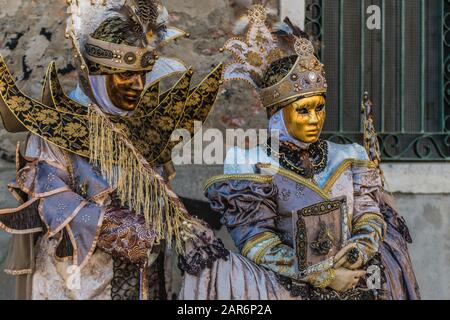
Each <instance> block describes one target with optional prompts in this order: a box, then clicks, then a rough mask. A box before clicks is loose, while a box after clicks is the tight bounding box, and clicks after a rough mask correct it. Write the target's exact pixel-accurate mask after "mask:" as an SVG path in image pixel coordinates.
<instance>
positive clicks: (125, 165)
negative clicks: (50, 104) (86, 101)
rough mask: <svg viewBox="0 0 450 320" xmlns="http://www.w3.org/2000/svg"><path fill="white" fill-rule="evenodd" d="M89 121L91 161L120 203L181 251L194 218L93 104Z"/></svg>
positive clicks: (190, 231) (192, 235)
mask: <svg viewBox="0 0 450 320" xmlns="http://www.w3.org/2000/svg"><path fill="white" fill-rule="evenodd" d="M89 124H90V125H89V127H90V159H91V162H92V163H93V164H94V165H96V166H97V167H98V168H99V169H100V170H101V173H102V175H103V176H104V177H105V178H106V180H107V181H108V183H109V184H110V185H111V186H113V187H115V188H116V192H117V195H118V197H119V198H120V201H121V203H122V205H125V206H127V207H128V208H130V209H131V210H133V211H135V212H136V213H137V214H143V215H144V216H145V219H146V222H147V225H148V226H149V227H151V228H152V229H153V230H154V231H155V232H156V234H157V238H158V240H166V241H167V243H168V245H171V242H172V238H174V239H175V244H176V246H175V247H176V249H177V251H178V252H179V253H183V252H184V246H183V243H184V242H185V241H187V240H188V239H190V238H195V235H194V234H193V232H192V231H193V229H192V225H193V224H196V221H195V219H192V218H191V217H190V215H189V214H188V212H187V211H186V208H185V207H184V205H183V204H182V203H181V201H180V199H179V198H178V196H177V195H176V194H175V193H174V192H173V191H172V190H171V189H170V188H169V187H168V186H167V184H166V183H165V182H164V180H163V178H162V177H161V176H160V175H159V174H158V173H157V172H155V171H154V170H153V168H152V167H151V166H150V165H149V164H148V162H147V161H146V160H145V158H143V156H141V155H140V154H139V152H138V151H137V150H136V149H135V148H134V146H133V145H132V143H131V142H130V141H129V140H128V139H127V138H126V137H125V135H124V134H123V133H121V132H120V131H119V130H118V129H117V128H115V127H114V126H113V124H112V123H111V122H110V121H109V120H108V119H107V117H106V116H105V115H104V114H103V113H102V112H101V111H100V110H99V109H98V108H97V107H95V106H91V107H90V112H89Z"/></svg>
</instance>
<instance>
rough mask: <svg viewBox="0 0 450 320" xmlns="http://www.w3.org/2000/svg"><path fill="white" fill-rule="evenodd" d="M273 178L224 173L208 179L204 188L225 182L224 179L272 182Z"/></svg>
mask: <svg viewBox="0 0 450 320" xmlns="http://www.w3.org/2000/svg"><path fill="white" fill-rule="evenodd" d="M272 178H273V177H272V176H267V175H258V174H224V175H219V176H214V177H212V178H210V179H208V180H207V181H206V183H205V186H204V187H203V189H204V190H207V189H208V188H209V187H211V186H212V185H213V184H215V183H218V182H223V181H230V180H243V181H255V182H261V183H271V182H272Z"/></svg>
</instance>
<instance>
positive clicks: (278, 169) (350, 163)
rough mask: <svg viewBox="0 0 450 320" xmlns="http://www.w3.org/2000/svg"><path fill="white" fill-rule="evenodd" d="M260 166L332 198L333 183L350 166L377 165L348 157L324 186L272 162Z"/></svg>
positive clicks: (371, 166) (372, 166) (325, 197)
mask: <svg viewBox="0 0 450 320" xmlns="http://www.w3.org/2000/svg"><path fill="white" fill-rule="evenodd" d="M258 166H259V167H261V168H264V169H269V170H271V171H274V172H275V173H279V174H280V175H282V176H284V177H286V178H289V179H291V180H293V181H295V182H298V183H300V184H302V185H304V186H306V187H308V188H310V189H312V190H314V191H316V192H317V193H318V194H320V195H321V196H322V197H323V198H324V199H329V198H330V191H331V188H332V187H333V185H334V184H335V183H336V181H337V180H338V179H339V177H340V176H341V175H342V174H343V173H344V172H345V171H346V170H347V169H348V168H350V167H352V166H355V167H368V168H371V169H374V168H376V165H375V164H374V163H373V162H372V161H368V160H355V159H347V160H345V161H343V162H342V163H341V164H340V165H339V167H338V168H337V169H336V170H335V171H334V172H333V174H332V175H331V176H330V178H329V179H328V180H327V182H326V183H325V186H324V187H323V188H321V187H319V186H318V185H316V184H314V183H312V182H311V181H309V180H308V179H305V178H303V177H301V176H299V175H298V174H296V173H295V172H292V171H290V170H287V169H284V168H281V167H276V166H274V165H272V164H258Z"/></svg>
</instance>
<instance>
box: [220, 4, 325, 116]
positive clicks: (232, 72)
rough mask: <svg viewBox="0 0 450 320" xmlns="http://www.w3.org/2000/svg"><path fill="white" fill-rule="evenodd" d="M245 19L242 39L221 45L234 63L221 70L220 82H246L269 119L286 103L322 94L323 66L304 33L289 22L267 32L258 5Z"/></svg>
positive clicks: (323, 90)
mask: <svg viewBox="0 0 450 320" xmlns="http://www.w3.org/2000/svg"><path fill="white" fill-rule="evenodd" d="M248 16H249V22H250V24H249V29H248V32H247V36H246V39H245V40H244V39H241V38H231V39H230V40H228V41H227V42H226V43H225V45H224V49H225V50H227V51H229V52H231V53H232V55H233V56H234V58H235V60H236V61H234V62H233V63H231V64H229V65H227V66H226V67H225V70H224V80H226V81H229V80H244V81H246V82H248V83H250V84H251V85H252V86H253V87H254V88H255V89H256V90H258V93H259V96H260V98H261V101H262V103H263V105H264V107H266V108H267V112H268V115H269V116H271V115H273V114H274V113H275V112H276V111H278V110H280V109H281V108H283V107H284V106H286V103H287V102H289V101H292V100H296V99H298V98H301V97H307V96H312V95H317V94H326V92H327V87H328V86H327V82H326V79H325V72H324V70H323V64H322V63H320V61H319V60H318V59H317V57H316V56H315V55H314V46H313V44H312V43H311V41H309V40H308V39H307V38H306V37H305V34H304V33H302V32H301V31H300V30H299V29H298V28H296V27H295V26H293V25H292V24H291V23H290V21H289V19H286V20H285V22H284V23H282V24H279V25H277V26H276V27H275V28H274V30H271V29H270V28H269V26H268V25H267V21H266V20H267V14H266V9H265V8H264V7H263V6H261V5H254V6H252V7H251V8H250V9H249V12H248ZM286 68H288V70H286ZM280 75H282V76H280Z"/></svg>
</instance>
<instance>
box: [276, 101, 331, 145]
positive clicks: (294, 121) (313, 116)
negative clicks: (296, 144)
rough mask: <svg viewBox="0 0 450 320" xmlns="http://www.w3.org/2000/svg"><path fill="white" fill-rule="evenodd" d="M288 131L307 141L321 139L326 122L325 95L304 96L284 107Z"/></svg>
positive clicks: (312, 141) (293, 135)
mask: <svg viewBox="0 0 450 320" xmlns="http://www.w3.org/2000/svg"><path fill="white" fill-rule="evenodd" d="M283 116H284V122H285V124H286V129H287V130H288V133H289V134H290V135H291V136H292V137H294V138H295V139H297V140H299V141H301V142H305V143H315V142H317V140H319V137H320V134H321V133H322V129H323V124H324V122H325V117H326V111H325V97H324V96H321V95H317V96H312V97H308V98H302V99H300V100H297V101H295V102H293V103H292V104H290V105H288V106H287V107H285V108H284V109H283Z"/></svg>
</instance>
